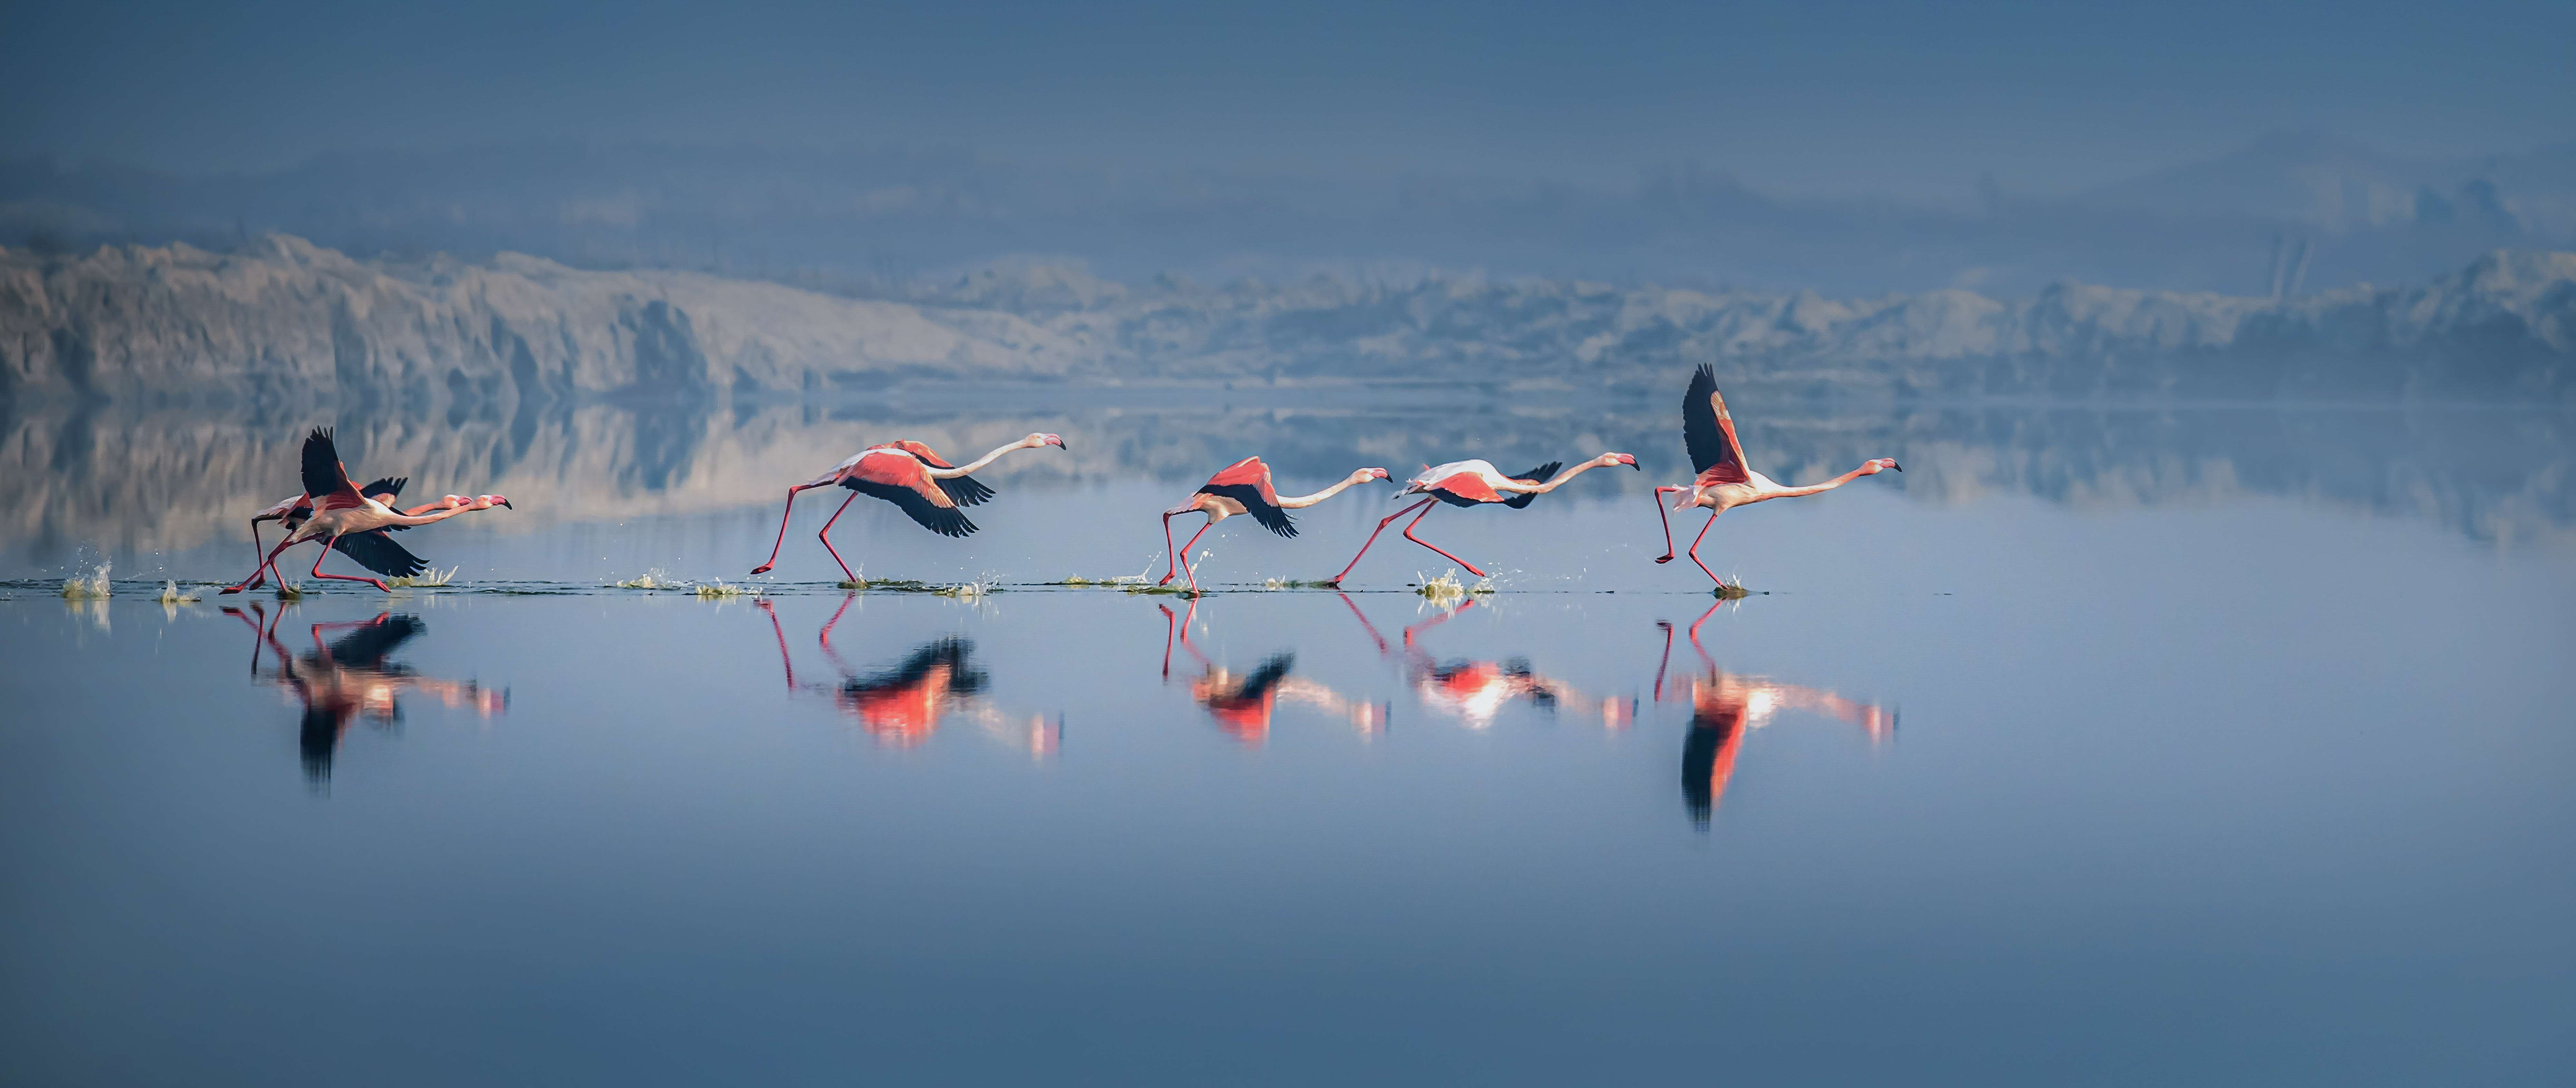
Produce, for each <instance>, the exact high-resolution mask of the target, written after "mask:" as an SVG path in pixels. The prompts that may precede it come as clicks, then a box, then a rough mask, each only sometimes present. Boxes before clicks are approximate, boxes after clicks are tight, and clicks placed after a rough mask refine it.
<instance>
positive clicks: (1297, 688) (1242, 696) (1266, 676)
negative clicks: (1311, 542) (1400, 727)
mask: <svg viewBox="0 0 2576 1088" xmlns="http://www.w3.org/2000/svg"><path fill="white" fill-rule="evenodd" d="M1344 599H1345V600H1348V599H1349V598H1347V597H1346V598H1344ZM1156 607H1158V608H1161V609H1162V610H1163V679H1165V680H1170V679H1171V678H1172V641H1173V634H1174V631H1175V630H1177V631H1178V633H1179V639H1180V644H1181V648H1182V649H1184V650H1187V651H1189V653H1190V656H1191V657H1195V658H1198V659H1199V670H1200V671H1199V676H1198V678H1197V679H1195V680H1192V681H1190V698H1192V699H1195V700H1197V701H1198V704H1199V705H1200V706H1203V707H1206V708H1207V712H1208V716H1209V717H1212V718H1215V719H1216V723H1217V726H1218V727H1219V728H1222V729H1224V730H1225V731H1226V732H1227V733H1229V734H1232V735H1233V736H1234V738H1235V739H1236V740H1240V741H1242V742H1243V743H1245V744H1247V745H1251V746H1254V747H1259V746H1260V745H1261V743H1262V742H1263V741H1265V740H1267V739H1269V737H1270V718H1271V714H1272V712H1274V711H1275V710H1277V709H1278V705H1279V702H1280V700H1282V699H1285V700H1287V701H1289V702H1291V703H1302V704H1304V705H1307V706H1311V707H1314V708H1316V709H1318V710H1322V711H1323V712H1325V713H1327V714H1331V715H1333V716H1335V717H1338V718H1342V719H1344V720H1346V721H1348V722H1350V723H1351V725H1352V727H1353V728H1355V729H1357V730H1359V732H1360V735H1361V736H1373V735H1375V734H1377V733H1380V732H1384V731H1385V729H1386V717H1387V709H1388V708H1387V706H1386V704H1384V703H1372V702H1369V701H1367V700H1365V699H1352V698H1349V697H1347V696H1344V695H1343V694H1342V693H1340V692H1338V691H1335V690H1333V689H1332V688H1331V687H1328V686H1326V685H1324V684H1323V683H1320V682H1318V681H1315V680H1312V679H1309V678H1307V677H1303V676H1297V675H1294V674H1293V672H1292V670H1293V669H1295V668H1296V665H1297V655H1296V654H1295V653H1293V652H1291V651H1287V650H1282V651H1280V652H1278V653H1275V654H1272V655H1270V657H1269V658H1267V659H1266V660H1264V661H1262V663H1261V664H1260V666H1259V667H1257V668H1255V669H1253V670H1252V671H1251V672H1249V673H1237V672H1234V671H1233V670H1231V669H1228V668H1226V667H1225V666H1222V665H1219V664H1217V663H1216V662H1213V661H1210V660H1208V657H1207V655H1206V654H1203V653H1200V652H1199V648H1198V646H1197V645H1196V644H1194V643H1192V642H1191V641H1190V627H1191V625H1193V624H1194V623H1196V622H1197V621H1198V615H1199V605H1198V601H1196V600H1192V601H1191V602H1190V604H1189V610H1188V613H1187V614H1186V615H1184V616H1182V617H1180V618H1179V619H1178V620H1175V619H1174V617H1173V614H1172V609H1171V607H1170V606H1168V605H1157V606H1156Z"/></svg>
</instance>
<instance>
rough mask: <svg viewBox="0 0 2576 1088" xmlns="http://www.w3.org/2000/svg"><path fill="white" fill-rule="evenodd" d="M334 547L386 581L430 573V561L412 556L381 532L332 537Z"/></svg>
mask: <svg viewBox="0 0 2576 1088" xmlns="http://www.w3.org/2000/svg"><path fill="white" fill-rule="evenodd" d="M331 547H332V548H333V549H335V550H337V551H338V552H339V553H340V554H342V555H345V556H348V557H349V558H351V559H354V560H357V561H358V565H359V566H362V567H365V568H367V569H368V570H371V571H374V572H376V573H378V574H381V575H384V576H385V577H387V578H409V577H411V576H413V575H415V574H419V573H420V572H422V571H425V570H428V569H429V563H428V561H427V560H424V559H422V558H421V557H419V556H417V555H413V554H412V553H411V549H409V548H405V547H403V546H402V545H401V544H398V543H395V542H394V538H392V537H390V536H386V535H385V531H384V530H382V529H375V530H370V531H368V532H363V533H345V534H342V535H340V536H337V537H333V538H332V540H331Z"/></svg>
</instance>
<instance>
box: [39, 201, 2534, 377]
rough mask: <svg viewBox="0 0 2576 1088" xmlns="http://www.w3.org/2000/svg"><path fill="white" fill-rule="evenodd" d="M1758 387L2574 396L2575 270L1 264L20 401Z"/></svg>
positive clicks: (195, 256)
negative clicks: (1067, 388) (1614, 272)
mask: <svg viewBox="0 0 2576 1088" xmlns="http://www.w3.org/2000/svg"><path fill="white" fill-rule="evenodd" d="M1703 361H1710V362H1716V363H1718V364H1719V365H1720V367H1721V370H1722V371H1723V372H1725V373H1726V374H1727V375H1728V376H1729V378H1730V380H1733V381H1740V382H1784V383H1794V384H1806V385H1814V386H1829V387H1878V388H1905V389H1916V390H1949V391H1983V392H2102V391H2144V392H2155V391H2164V392H2178V391H2179V392H2189V391H2192V390H2195V389H2210V390H2215V391H2224V392H2229V393H2262V392H2276V391H2281V390H2282V389H2285V388H2295V389H2299V390H2304V391H2321V392H2334V391H2350V392H2355V393H2369V392H2453V393H2467V394H2511V395H2521V396H2533V395H2537V396H2546V397H2551V398H2563V397H2566V396H2568V395H2570V393H2571V390H2576V380H2571V363H2576V253H2547V252H2506V251H2499V252H2497V253H2493V254H2490V255H2488V256H2486V257H2483V258H2480V259H2479V260H2477V261H2476V262H2474V263H2472V264H2471V265H2470V266H2468V267H2467V268H2465V269H2463V270H2462V271H2460V272H2458V273H2455V274H2453V275H2450V276H2446V277H2443V278H2441V279H2438V280H2436V281H2434V282H2432V283H2429V284H2425V285H2421V286H2416V287H2404V288H2374V287H2354V288H2346V289H2341V290H2336V291H2331V292H2326V293H2323V294H2318V295H2313V296H2309V297H2304V298H2296V299H2287V300H2274V299H2267V298H2246V297H2234V296H2224V295H2214V294H2192V293H2176V292H2159V291H2139V290H2128V289H2120V288H2111V287H2098V286H2090V285H2083V284H2075V283H2065V284H2060V285H2058V286H2056V287H2052V288H2050V289H2048V290H2045V291H2042V292H2040V293H2039V294H2037V295H2035V296H2032V297H2029V298H2021V299H1992V298H1987V297H1984V296H1981V295H1978V294H1974V293H1971V292H1967V291H1956V290H1953V291H1934V292H1928V293H1924V294H1914V295H1890V296H1883V297H1878V298H1868V299H1828V298H1823V297H1820V296H1817V295H1814V294H1812V293H1803V294H1794V295H1781V294H1764V293H1751V292H1743V293H1715V292H1703V291H1690V290H1678V289H1670V288H1659V287H1652V286H1643V287H1616V286H1611V285H1606V284H1598V283H1587V282H1580V281H1551V280H1510V281H1504V280H1488V279H1485V278H1482V277H1477V276H1472V275H1457V276H1429V277H1424V278H1420V279H1417V280H1414V281H1411V282H1406V283H1401V284H1370V283H1360V282H1355V281H1352V280H1348V279H1340V278H1330V277H1317V278H1314V279H1310V280H1305V281H1300V282H1296V283H1290V284H1283V285H1272V284H1264V283H1260V282H1256V281H1243V282H1238V283H1234V284H1229V285H1225V286H1218V287H1203V286H1198V285H1194V284H1190V283H1187V282H1183V281H1176V280H1168V279H1167V280H1161V281H1157V282H1154V283H1151V284H1144V285H1135V286H1130V285H1123V284H1117V283H1112V282H1108V281H1102V280H1097V279H1094V278H1091V277H1088V276H1086V275H1084V274H1083V273H1081V272H1079V271H1076V270H1070V269H1065V268H1060V267H1050V266H1045V265H1019V266H1014V267H1008V268H997V269H993V270H988V271H986V272H981V273H977V274H975V275H971V276H968V277H965V278H963V279H961V280H959V281H956V282H954V283H951V284H947V285H939V286H933V287H928V288H924V289H920V290H915V291H909V292H906V293H905V294H904V296H903V298H901V299H900V300H887V299H851V298H843V297H839V296H835V295H828V294H821V293H816V292H812V291H806V290H801V289H798V288H794V287H790V286H785V285H781V284H776V283H770V282H765V281H755V280H738V279H726V278H721V277H716V276H710V275H704V274H699V273H691V272H679V271H618V272H606V271H585V270H579V269H573V268H570V267H567V266H564V265H560V264H556V263H554V262H551V261H547V260H543V259H539V258H534V257H527V256H523V255H517V254H502V255H500V256H498V257H495V258H493V259H491V260H489V261H483V262H468V261H462V260H456V259H452V258H445V257H440V258H433V259H430V260H427V261H416V262H403V261H391V260H359V259H355V258H351V257H349V256H346V255H344V254H341V253H338V252H336V251H332V250H328V249H322V248H319V247H316V246H313V245H311V244H309V243H306V242H304V241H302V240H300V239H296V238H292V237H288V236H282V235H272V236H269V237H267V238H264V239H261V240H260V241H258V242H257V243H255V244H252V245H250V246H247V247H245V248H244V249H243V250H241V251H239V252H234V253H220V254H219V253H211V252H207V251H204V250H198V249H194V248H190V247H188V246H184V245H172V246H166V247H143V246H111V247H105V248H101V249H99V250H96V251H93V252H91V253H89V254H86V255H80V256H42V255H38V254H35V253H32V252H29V251H25V250H0V395H7V394H14V395H21V396H27V395H37V396H41V395H49V394H93V395H127V394H134V393H145V392H149V393H157V394H170V395H191V396H193V395H206V394H211V395H228V396H237V395H245V394H248V395H284V396H294V395H347V394H365V395H398V396H405V397H413V396H427V397H466V398H481V397H495V396H529V395H540V396H560V395H566V394H574V393H615V392H621V391H634V390H708V391H712V390H718V389H734V390H744V391H753V390H770V391H795V390H802V389H813V388H818V387H821V386H825V385H828V384H829V383H832V382H835V381H845V380H854V379H856V380H902V379H911V378H923V379H948V380H1049V379H1069V378H1078V379H1085V380H1120V381H1202V380H1204V381H1217V380H1243V379H1269V380H1341V379H1358V380H1374V379H1388V378H1400V379H1473V380H1491V381H1515V382H1540V383H1545V382H1551V381H1553V382H1562V383H1565V384H1568V385H1581V386H1595V385H1605V384H1607V385H1616V384H1621V383H1651V382H1653V381H1654V380H1656V379H1657V378H1658V377H1659V376H1666V375H1668V374H1669V372H1670V371H1671V369H1672V368H1674V367H1677V366H1682V365H1689V364H1695V363H1698V362H1703Z"/></svg>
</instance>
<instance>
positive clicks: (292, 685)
mask: <svg viewBox="0 0 2576 1088" xmlns="http://www.w3.org/2000/svg"><path fill="white" fill-rule="evenodd" d="M250 609H251V612H253V613H255V614H256V615H257V618H256V619H254V618H253V617H252V616H249V615H244V614H243V613H242V610H241V609H238V608H226V609H224V614H226V615H229V616H232V617H233V618H235V619H238V620H240V621H242V622H243V623H246V624H249V625H250V628H251V630H252V631H255V632H257V633H258V636H259V637H258V638H257V639H256V640H254V641H253V642H252V643H251V650H250V671H251V675H253V676H257V675H259V659H260V654H261V651H262V649H263V647H264V648H266V649H268V650H273V651H275V652H276V655H277V667H276V669H275V671H273V672H271V673H270V674H269V675H270V677H271V678H272V679H273V680H275V681H276V682H277V685H278V686H279V687H280V688H283V689H285V690H286V691H288V692H291V693H293V694H294V695H295V697H296V699H297V701H299V702H301V703H302V704H303V706H304V720H303V724H302V728H301V730H300V732H299V736H298V737H297V747H298V748H299V749H300V751H301V753H302V756H303V760H304V775H305V777H306V778H307V779H309V780H311V781H312V782H313V783H314V784H316V785H320V784H322V783H325V782H328V781H330V778H331V760H332V757H333V755H334V753H336V752H337V751H338V750H339V747H340V738H341V737H343V736H345V735H347V733H348V731H349V726H350V725H351V724H352V723H353V722H355V721H357V719H358V718H359V717H361V716H364V717H366V718H367V719H368V720H369V721H372V722H374V723H375V724H376V725H377V726H378V727H379V728H385V729H391V728H392V727H393V726H394V723H396V722H399V721H401V720H402V705H401V703H399V702H398V701H397V699H398V698H399V697H400V696H401V695H402V694H403V693H405V692H414V693H418V694H423V695H427V696H430V697H431V698H435V699H437V700H438V701H439V702H440V703H441V704H443V705H445V706H448V707H451V708H458V709H471V710H473V711H474V712H475V714H476V715H477V716H480V717H483V718H490V717H492V716H494V715H496V714H499V713H501V712H502V711H503V710H505V709H507V708H508V706H509V701H510V697H509V693H508V692H505V691H495V690H492V689H490V688H486V687H484V686H482V685H481V684H478V683H476V682H474V681H471V680H465V681H456V680H438V679H433V678H431V677H426V676H421V675H419V674H417V673H414V672H412V671H411V670H410V669H409V668H407V667H405V666H403V665H401V664H398V663H394V662H391V661H388V660H386V659H387V658H389V657H391V656H392V655H393V652H394V650H395V649H397V648H398V647H400V646H401V645H402V644H403V643H405V642H408V641H410V640H411V639H413V638H415V637H418V636H419V635H420V634H421V633H422V632H424V631H426V630H427V629H428V625H427V624H424V623H422V622H421V621H420V618H419V617H417V616H395V615H389V614H384V613H379V614H377V616H376V617H375V618H374V619H369V620H359V621H355V622H336V623H317V624H314V625H312V637H313V652H311V653H308V654H305V655H303V656H302V657H300V658H299V657H297V656H296V655H295V654H294V652H293V651H290V650H288V649H287V648H286V646H285V645H284V644H283V643H280V642H278V641H277V622H278V620H281V619H284V618H285V616H286V612H285V610H284V609H280V610H278V614H277V616H276V617H274V618H272V617H270V616H269V615H268V610H267V609H266V608H264V607H262V606H261V605H260V604H259V602H257V601H253V602H251V603H250ZM341 629H345V630H347V631H348V633H347V634H345V635H342V636H340V637H339V638H338V639H336V640H334V641H332V642H331V643H329V644H328V645H325V644H324V643H323V641H322V632H323V631H325V630H341Z"/></svg>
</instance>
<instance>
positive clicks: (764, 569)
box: [743, 563, 769, 578]
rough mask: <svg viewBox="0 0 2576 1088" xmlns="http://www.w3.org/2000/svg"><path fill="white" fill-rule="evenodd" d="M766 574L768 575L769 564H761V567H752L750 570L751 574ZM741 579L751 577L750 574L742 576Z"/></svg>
mask: <svg viewBox="0 0 2576 1088" xmlns="http://www.w3.org/2000/svg"><path fill="white" fill-rule="evenodd" d="M767 573H769V564H767V563H763V564H761V565H759V566H757V567H753V568H751V574H767ZM743 577H745V578H748V577H751V575H750V574H746V575H743Z"/></svg>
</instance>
